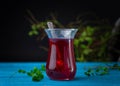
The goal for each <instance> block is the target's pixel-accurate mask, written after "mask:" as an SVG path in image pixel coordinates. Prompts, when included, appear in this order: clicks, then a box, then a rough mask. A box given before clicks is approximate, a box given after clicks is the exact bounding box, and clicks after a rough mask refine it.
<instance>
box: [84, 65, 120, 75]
mask: <svg viewBox="0 0 120 86" xmlns="http://www.w3.org/2000/svg"><path fill="white" fill-rule="evenodd" d="M110 70H119V71H120V66H119V65H118V64H113V65H106V66H96V67H94V68H88V69H87V71H85V72H84V74H85V75H87V76H95V75H106V74H109V72H110Z"/></svg>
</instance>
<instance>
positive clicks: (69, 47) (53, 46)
mask: <svg viewBox="0 0 120 86" xmlns="http://www.w3.org/2000/svg"><path fill="white" fill-rule="evenodd" d="M46 73H47V75H48V76H49V77H50V78H51V79H55V80H71V79H73V78H74V76H75V73H76V65H75V58H74V47H73V39H60V38H59V39H55V38H49V53H48V60H47V65H46Z"/></svg>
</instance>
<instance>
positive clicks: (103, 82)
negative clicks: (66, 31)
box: [0, 62, 120, 86]
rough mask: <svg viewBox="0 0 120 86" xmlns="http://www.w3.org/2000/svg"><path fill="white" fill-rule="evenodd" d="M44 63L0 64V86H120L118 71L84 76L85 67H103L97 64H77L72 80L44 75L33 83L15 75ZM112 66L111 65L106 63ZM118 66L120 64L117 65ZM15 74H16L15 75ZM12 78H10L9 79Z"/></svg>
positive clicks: (19, 75)
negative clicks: (19, 71)
mask: <svg viewBox="0 0 120 86" xmlns="http://www.w3.org/2000/svg"><path fill="white" fill-rule="evenodd" d="M41 64H46V63H44V62H0V86H120V71H118V70H112V71H110V73H109V74H108V75H103V76H90V77H88V76H86V75H85V74H84V72H85V69H84V68H85V67H94V66H98V65H105V64H106V63H100V62H99V63H98V62H84V63H83V62H79V63H78V62H77V63H76V65H77V73H76V76H75V79H74V80H71V81H55V80H51V79H49V77H47V75H46V73H45V72H43V74H44V79H42V80H41V81H40V82H33V81H32V79H31V77H29V76H27V75H25V74H20V73H17V71H18V70H19V69H25V70H31V69H33V67H35V66H36V67H40V66H41ZM107 64H113V63H107ZM118 64H120V63H118ZM15 72H16V73H15ZM11 76H12V77H11Z"/></svg>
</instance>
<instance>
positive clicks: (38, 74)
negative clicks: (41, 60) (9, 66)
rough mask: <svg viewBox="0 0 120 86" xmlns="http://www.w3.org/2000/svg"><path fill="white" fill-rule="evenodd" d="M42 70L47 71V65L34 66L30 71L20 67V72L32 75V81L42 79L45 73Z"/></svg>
mask: <svg viewBox="0 0 120 86" xmlns="http://www.w3.org/2000/svg"><path fill="white" fill-rule="evenodd" d="M42 71H45V66H44V65H41V68H40V69H39V68H37V67H34V68H33V69H32V70H30V71H26V70H23V69H19V70H18V73H23V74H27V75H28V76H30V77H32V81H41V80H42V79H43V78H44V75H43V73H42Z"/></svg>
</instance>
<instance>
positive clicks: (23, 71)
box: [18, 69, 26, 73]
mask: <svg viewBox="0 0 120 86" xmlns="http://www.w3.org/2000/svg"><path fill="white" fill-rule="evenodd" d="M18 72H19V73H26V71H25V70H22V69H19V70H18Z"/></svg>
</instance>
